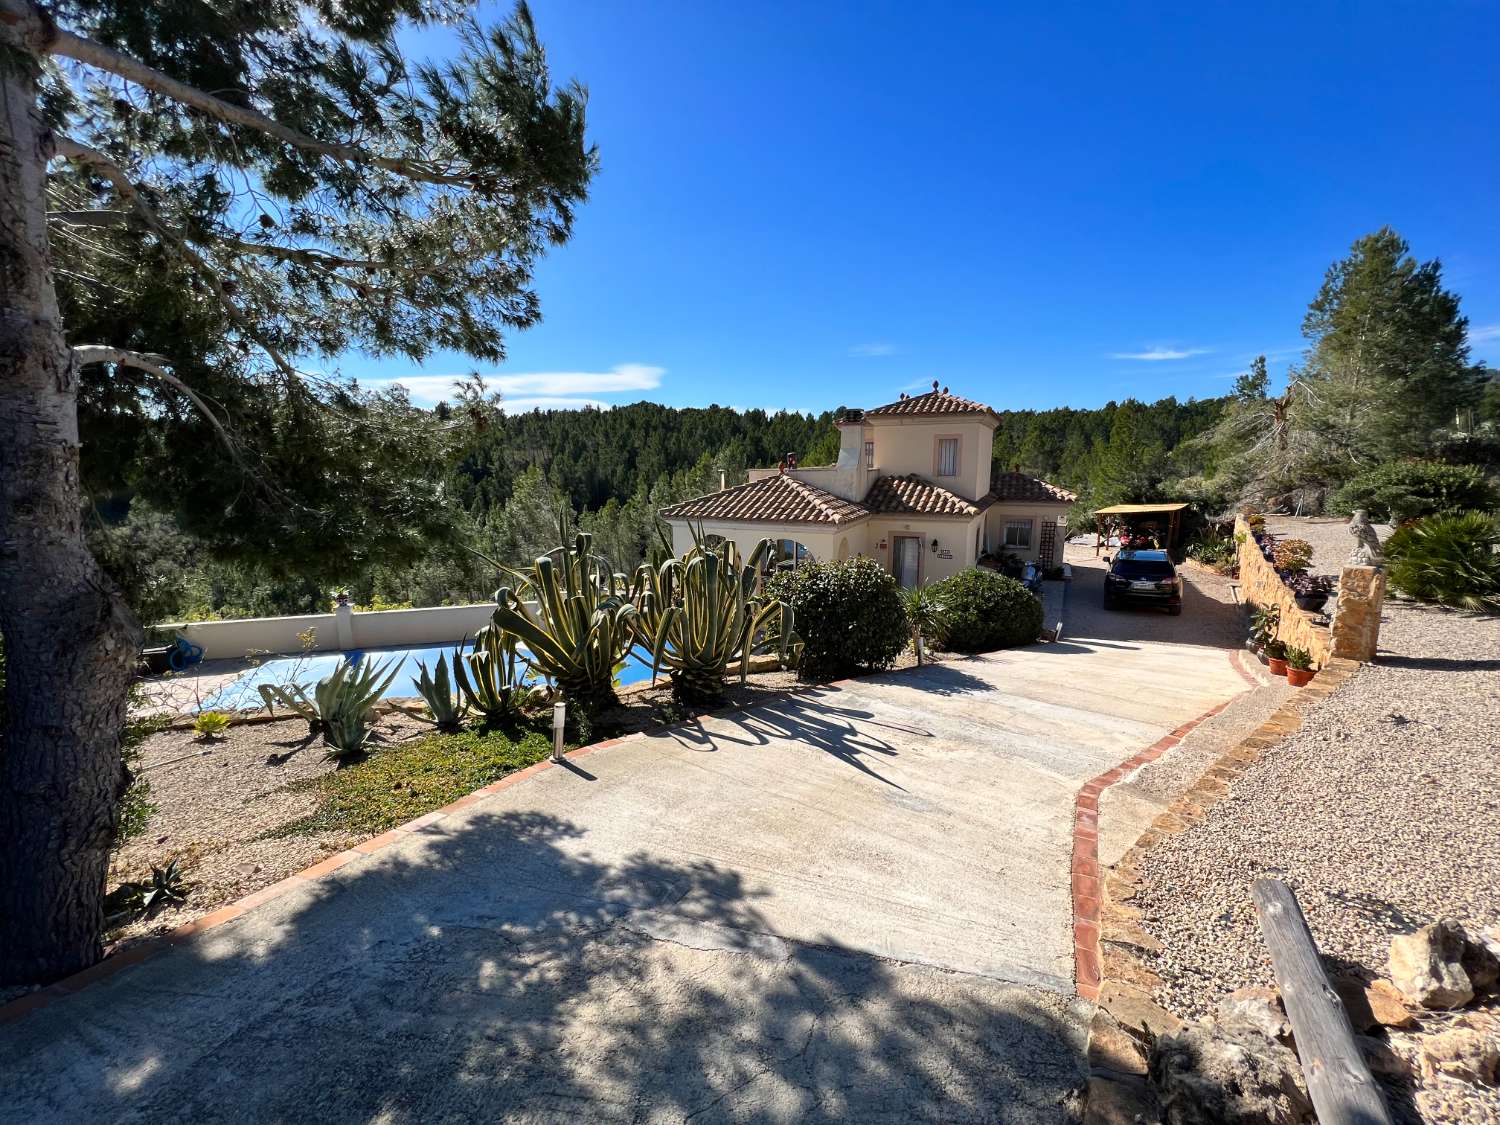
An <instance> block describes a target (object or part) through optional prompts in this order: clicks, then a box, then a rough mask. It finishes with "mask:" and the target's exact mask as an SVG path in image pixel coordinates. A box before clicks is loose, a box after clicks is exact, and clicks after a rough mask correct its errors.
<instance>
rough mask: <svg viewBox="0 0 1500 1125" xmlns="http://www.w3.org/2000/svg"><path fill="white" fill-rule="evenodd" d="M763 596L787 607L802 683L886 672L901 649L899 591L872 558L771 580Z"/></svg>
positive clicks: (810, 566)
mask: <svg viewBox="0 0 1500 1125" xmlns="http://www.w3.org/2000/svg"><path fill="white" fill-rule="evenodd" d="M765 592H766V596H767V597H768V598H779V599H781V600H782V601H784V602H786V603H787V604H788V605H790V606H791V607H792V613H793V615H794V617H795V619H796V622H797V626H796V628H797V635H798V636H800V637H801V638H802V642H803V646H804V647H803V650H802V663H801V673H802V676H803V677H804V678H805V679H810V680H833V679H837V678H838V677H840V676H848V675H851V674H852V673H854V672H858V671H860V670H861V669H864V668H889V667H890V666H891V664H893V663H894V662H895V660H896V657H898V656H900V655H901V652H902V650H903V649H905V648H906V642H907V639H908V634H907V624H906V611H905V608H904V607H903V606H902V604H901V592H900V589H899V587H897V585H896V580H895V579H894V578H892V577H891V576H890V575H889V574H888V573H886V571H885V570H884V569H882V567H881V566H880V564H879V563H877V562H876V561H875V560H874V559H866V558H857V559H845V560H843V561H841V562H831V563H806V564H804V565H802V566H799V567H798V568H797V569H796V570H792V571H782V572H780V573H778V574H775V575H773V576H772V577H771V579H770V580H769V581H768V582H767V583H766V590H765Z"/></svg>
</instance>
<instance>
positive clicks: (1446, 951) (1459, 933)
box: [1390, 919, 1474, 1008]
mask: <svg viewBox="0 0 1500 1125" xmlns="http://www.w3.org/2000/svg"><path fill="white" fill-rule="evenodd" d="M1467 944H1468V942H1467V938H1466V937H1465V935H1464V931H1463V927H1462V926H1460V925H1459V924H1458V923H1457V922H1451V921H1448V920H1446V919H1445V920H1443V921H1441V922H1434V923H1433V924H1432V925H1430V926H1423V927H1422V928H1421V929H1420V930H1418V931H1417V932H1416V933H1414V934H1402V935H1401V936H1399V937H1394V938H1392V939H1391V951H1390V970H1391V980H1392V981H1393V982H1394V983H1395V985H1396V987H1397V988H1399V989H1400V990H1401V992H1402V993H1403V994H1404V995H1405V996H1406V997H1407V999H1409V1000H1411V1001H1412V1002H1414V1003H1416V1004H1420V1005H1421V1006H1422V1007H1424V1008H1459V1007H1462V1006H1463V1005H1465V1004H1467V1003H1468V1002H1469V1001H1470V1000H1472V999H1473V998H1474V985H1473V982H1471V981H1470V980H1469V974H1468V973H1466V972H1465V971H1464V967H1463V963H1462V958H1463V955H1464V949H1465V947H1466V946H1467Z"/></svg>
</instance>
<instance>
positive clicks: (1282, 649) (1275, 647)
mask: <svg viewBox="0 0 1500 1125" xmlns="http://www.w3.org/2000/svg"><path fill="white" fill-rule="evenodd" d="M1266 667H1267V668H1269V669H1270V670H1271V675H1273V676H1285V675H1286V644H1285V643H1284V642H1283V641H1281V640H1279V639H1277V638H1275V637H1272V638H1271V639H1270V640H1269V641H1267V642H1266Z"/></svg>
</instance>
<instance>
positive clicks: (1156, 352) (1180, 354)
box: [1109, 348, 1213, 363]
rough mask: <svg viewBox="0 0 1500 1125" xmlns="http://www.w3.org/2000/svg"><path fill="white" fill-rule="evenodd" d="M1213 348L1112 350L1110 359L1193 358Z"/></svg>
mask: <svg viewBox="0 0 1500 1125" xmlns="http://www.w3.org/2000/svg"><path fill="white" fill-rule="evenodd" d="M1212 350H1213V349H1212V348H1147V349H1146V350H1145V351H1143V352H1111V353H1110V355H1109V358H1110V359H1139V360H1145V361H1146V362H1148V363H1159V362H1161V361H1162V360H1167V359H1191V358H1192V357H1193V356H1195V355H1208V354H1209V353H1210V352H1211V351H1212Z"/></svg>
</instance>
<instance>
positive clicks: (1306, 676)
mask: <svg viewBox="0 0 1500 1125" xmlns="http://www.w3.org/2000/svg"><path fill="white" fill-rule="evenodd" d="M1312 678H1313V670H1312V669H1311V668H1288V669H1287V670H1286V682H1287V683H1289V684H1291V685H1292V686H1293V687H1301V686H1302V685H1303V684H1306V683H1310V682H1311V681H1312Z"/></svg>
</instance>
